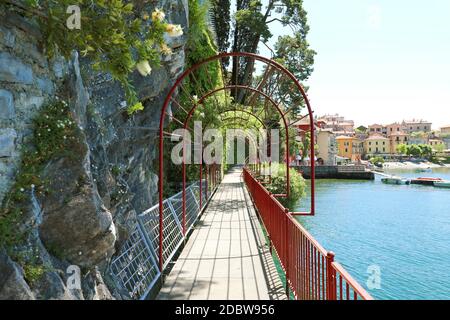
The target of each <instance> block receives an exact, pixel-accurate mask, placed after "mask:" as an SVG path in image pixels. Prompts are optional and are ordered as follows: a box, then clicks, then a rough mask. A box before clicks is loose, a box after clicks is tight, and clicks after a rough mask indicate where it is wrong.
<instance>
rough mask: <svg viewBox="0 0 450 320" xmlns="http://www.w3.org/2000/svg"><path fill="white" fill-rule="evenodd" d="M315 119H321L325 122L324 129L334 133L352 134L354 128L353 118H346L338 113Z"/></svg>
mask: <svg viewBox="0 0 450 320" xmlns="http://www.w3.org/2000/svg"><path fill="white" fill-rule="evenodd" d="M317 121H322V122H324V123H325V125H324V127H323V128H324V129H331V130H333V131H334V132H335V133H336V132H340V133H341V132H342V133H349V134H352V133H353V132H354V128H355V122H354V121H353V120H347V119H345V117H343V116H340V115H339V114H334V115H330V114H327V115H324V116H321V117H319V118H318V119H317Z"/></svg>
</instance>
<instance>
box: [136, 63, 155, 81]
mask: <svg viewBox="0 0 450 320" xmlns="http://www.w3.org/2000/svg"><path fill="white" fill-rule="evenodd" d="M136 69H137V70H138V71H139V73H140V74H141V75H142V76H143V77H146V76H148V75H150V73H152V68H151V67H150V63H149V62H148V61H147V60H142V61H139V62H138V63H137V64H136Z"/></svg>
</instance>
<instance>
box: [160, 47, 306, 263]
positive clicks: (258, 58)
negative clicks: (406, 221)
mask: <svg viewBox="0 0 450 320" xmlns="http://www.w3.org/2000/svg"><path fill="white" fill-rule="evenodd" d="M228 57H238V58H240V57H244V58H249V59H254V60H255V62H256V61H260V62H263V63H265V64H266V65H267V68H269V67H270V68H273V69H274V70H277V71H278V72H280V73H281V74H282V75H283V76H287V77H288V78H289V79H291V81H292V82H293V84H294V85H295V87H296V88H297V90H298V92H300V93H301V95H302V97H303V99H304V101H305V103H306V107H307V111H308V116H309V120H310V128H311V130H310V131H311V146H314V144H315V136H314V118H313V113H312V108H311V105H310V103H309V100H308V97H307V95H306V92H305V90H304V89H303V87H302V86H301V84H300V82H299V81H298V80H297V79H296V78H295V76H294V75H293V74H292V73H291V72H289V70H287V69H286V68H285V67H284V66H282V65H281V64H279V63H278V62H276V61H273V60H270V59H267V58H265V57H261V56H259V55H256V54H253V53H239V52H233V53H221V54H219V55H216V56H213V57H210V58H208V59H206V60H204V61H202V62H200V63H198V64H196V65H194V66H192V67H191V68H189V69H187V70H186V71H185V72H183V74H182V75H181V76H180V77H179V78H178V79H177V81H176V82H175V84H174V85H173V86H172V88H171V89H170V91H169V93H168V95H167V96H166V99H165V101H164V105H163V108H162V111H161V116H160V123H159V139H160V140H159V182H158V186H159V211H160V215H159V242H160V245H159V260H160V261H159V263H160V267H161V269H162V266H163V212H164V210H163V190H164V189H163V188H164V183H163V174H164V164H163V160H164V157H163V155H164V138H163V136H164V134H166V132H164V120H165V117H166V115H168V113H167V109H168V107H169V104H170V103H171V101H173V96H174V95H175V92H176V91H177V89H178V88H181V89H183V85H182V81H183V80H184V79H185V78H186V77H188V76H189V75H192V76H193V77H195V76H194V71H196V70H198V69H199V68H200V67H201V66H203V65H205V64H207V63H210V62H214V61H217V60H221V59H224V58H228ZM266 70H267V69H266ZM208 76H209V74H208ZM231 89H235V90H236V89H244V90H249V91H252V92H254V93H257V94H259V95H261V96H263V97H265V98H266V99H267V100H268V101H270V104H271V105H272V106H273V107H274V108H275V109H276V111H277V112H278V113H279V114H280V117H281V119H282V120H283V124H284V127H285V130H286V194H285V195H284V196H288V195H289V188H290V184H289V132H288V123H287V121H286V114H287V113H289V111H285V112H283V111H282V110H281V108H280V105H279V104H277V103H276V102H275V101H274V100H273V99H272V98H271V96H269V95H268V94H266V93H264V92H262V91H261V90H259V88H252V87H250V86H247V85H241V84H234V85H231V86H230V85H226V86H224V87H222V88H218V89H215V90H212V91H210V92H208V93H206V94H204V95H203V96H202V97H201V98H200V99H199V100H198V102H194V105H193V107H192V108H191V109H190V110H189V112H187V111H186V110H185V109H184V108H183V107H182V106H181V105H180V104H179V103H178V102H176V103H177V105H178V106H179V107H180V108H181V109H183V110H184V111H185V112H186V113H187V114H188V115H187V117H186V119H185V121H184V122H182V121H179V120H178V119H175V118H173V120H175V121H176V122H178V123H179V124H181V125H182V126H183V127H184V128H185V129H186V128H187V125H188V122H189V120H190V119H191V117H192V115H193V112H194V111H195V109H196V108H197V107H198V106H199V105H200V104H202V103H203V101H204V100H205V99H206V98H207V97H209V96H212V95H213V94H215V93H217V92H219V91H222V90H231ZM175 101H176V100H175ZM289 109H291V108H289ZM311 159H314V147H311ZM185 172H186V168H185V161H183V207H184V206H185V189H186V181H185V180H186V179H185V178H186V176H185ZM314 172H315V163H314V161H311V211H310V213H308V214H314V212H315V205H314V188H315V185H314ZM201 173H202V169H200V181H201ZM200 194H201V192H200ZM183 212H185V207H184V208H183ZM183 215H184V214H183ZM183 219H184V216H183Z"/></svg>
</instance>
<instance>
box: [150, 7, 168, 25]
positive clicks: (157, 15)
mask: <svg viewBox="0 0 450 320" xmlns="http://www.w3.org/2000/svg"><path fill="white" fill-rule="evenodd" d="M165 17H166V14H165V13H164V12H163V11H162V10H159V9H158V8H156V9H155V11H153V12H152V20H153V21H160V22H161V21H163V20H164V18H165Z"/></svg>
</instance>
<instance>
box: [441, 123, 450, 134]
mask: <svg viewBox="0 0 450 320" xmlns="http://www.w3.org/2000/svg"><path fill="white" fill-rule="evenodd" d="M441 134H450V124H449V125H446V126H443V127H441Z"/></svg>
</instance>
